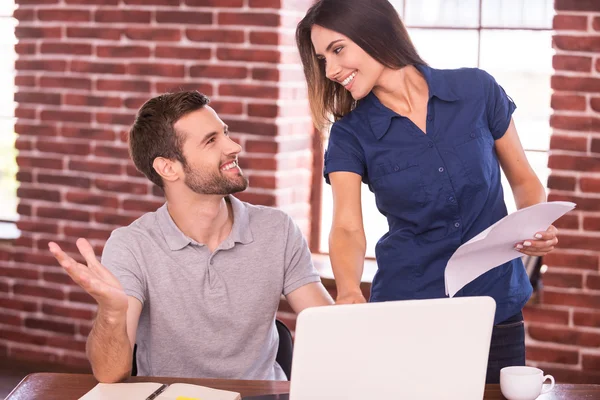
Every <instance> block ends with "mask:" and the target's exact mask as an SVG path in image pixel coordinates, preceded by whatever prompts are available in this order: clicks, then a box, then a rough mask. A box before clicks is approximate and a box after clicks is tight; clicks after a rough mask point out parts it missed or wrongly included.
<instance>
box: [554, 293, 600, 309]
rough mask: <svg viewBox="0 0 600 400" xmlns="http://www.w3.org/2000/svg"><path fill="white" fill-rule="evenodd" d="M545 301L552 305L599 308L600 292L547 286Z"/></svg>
mask: <svg viewBox="0 0 600 400" xmlns="http://www.w3.org/2000/svg"><path fill="white" fill-rule="evenodd" d="M544 303H545V304H550V305H561V306H571V307H579V308H590V309H598V307H599V306H600V294H598V295H597V294H587V293H581V292H564V291H558V290H555V289H549V288H545V289H544Z"/></svg>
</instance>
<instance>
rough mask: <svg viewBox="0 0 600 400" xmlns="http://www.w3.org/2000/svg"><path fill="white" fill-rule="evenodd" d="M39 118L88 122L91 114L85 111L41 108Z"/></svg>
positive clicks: (90, 119)
mask: <svg viewBox="0 0 600 400" xmlns="http://www.w3.org/2000/svg"><path fill="white" fill-rule="evenodd" d="M40 119H42V120H44V121H56V122H63V121H69V122H80V123H90V122H91V121H92V115H91V114H90V113H89V112H86V111H58V110H42V112H41V113H40Z"/></svg>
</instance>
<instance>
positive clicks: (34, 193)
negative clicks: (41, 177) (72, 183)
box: [17, 187, 60, 202]
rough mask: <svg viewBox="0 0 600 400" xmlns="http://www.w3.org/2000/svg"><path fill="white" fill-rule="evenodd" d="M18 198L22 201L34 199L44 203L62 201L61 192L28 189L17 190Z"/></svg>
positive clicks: (20, 188)
mask: <svg viewBox="0 0 600 400" xmlns="http://www.w3.org/2000/svg"><path fill="white" fill-rule="evenodd" d="M17 196H18V197H20V198H22V199H33V200H43V201H52V202H59V201H60V192H59V191H58V190H46V189H26V188H24V187H19V188H18V189H17Z"/></svg>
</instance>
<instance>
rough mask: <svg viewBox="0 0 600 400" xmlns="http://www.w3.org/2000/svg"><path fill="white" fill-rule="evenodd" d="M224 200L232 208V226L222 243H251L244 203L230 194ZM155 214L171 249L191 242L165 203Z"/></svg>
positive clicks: (174, 249) (230, 244) (175, 249)
mask: <svg viewBox="0 0 600 400" xmlns="http://www.w3.org/2000/svg"><path fill="white" fill-rule="evenodd" d="M226 200H227V201H229V202H230V203H231V209H232V210H233V226H232V227H231V232H230V233H229V236H228V237H227V238H226V239H225V240H224V241H223V244H222V245H223V246H225V247H228V248H231V247H233V245H234V244H235V243H241V244H248V243H251V242H252V241H253V240H254V238H253V236H252V230H251V228H250V216H249V214H248V208H247V206H246V204H244V203H243V202H241V201H240V200H238V199H236V198H235V197H233V196H231V195H229V196H227V198H226ZM156 214H157V218H158V224H159V228H160V229H161V230H162V233H163V236H164V238H165V241H166V242H167V245H168V246H169V248H170V249H171V250H172V251H177V250H181V249H183V248H184V247H186V246H187V245H188V244H190V243H192V239H191V238H189V237H187V236H186V235H185V234H184V233H183V232H181V230H180V229H179V227H178V226H177V225H176V224H175V221H173V218H171V215H170V214H169V210H168V209H167V203H165V204H163V205H162V206H161V207H160V208H159V209H158V210H156ZM228 244H229V245H228ZM220 247H221V246H220Z"/></svg>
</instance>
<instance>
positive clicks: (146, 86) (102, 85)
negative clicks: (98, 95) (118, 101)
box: [96, 79, 150, 93]
mask: <svg viewBox="0 0 600 400" xmlns="http://www.w3.org/2000/svg"><path fill="white" fill-rule="evenodd" d="M96 88H97V89H98V90H102V91H112V92H143V93H149V92H150V81H145V80H144V81H143V80H117V79H99V80H98V81H97V82H96Z"/></svg>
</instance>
